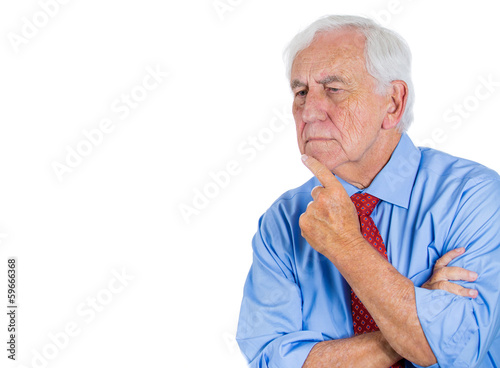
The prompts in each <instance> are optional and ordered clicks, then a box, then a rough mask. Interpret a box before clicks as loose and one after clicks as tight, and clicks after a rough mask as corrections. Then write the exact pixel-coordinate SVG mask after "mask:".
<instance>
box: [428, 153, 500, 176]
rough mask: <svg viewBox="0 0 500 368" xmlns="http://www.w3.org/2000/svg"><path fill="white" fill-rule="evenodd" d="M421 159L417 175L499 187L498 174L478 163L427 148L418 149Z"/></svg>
mask: <svg viewBox="0 0 500 368" xmlns="http://www.w3.org/2000/svg"><path fill="white" fill-rule="evenodd" d="M419 149H420V151H421V154H422V157H421V161H420V167H419V175H424V176H426V177H441V178H443V179H444V178H446V181H447V182H450V181H455V182H461V183H466V182H467V183H470V184H479V183H481V182H491V183H492V184H494V185H500V176H499V175H498V173H497V172H496V171H494V170H492V169H490V168H488V167H486V166H484V165H482V164H480V163H478V162H475V161H472V160H468V159H465V158H461V157H457V156H453V155H451V154H448V153H445V152H442V151H439V150H436V149H432V148H427V147H419Z"/></svg>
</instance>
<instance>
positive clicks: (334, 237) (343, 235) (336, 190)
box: [299, 155, 364, 255]
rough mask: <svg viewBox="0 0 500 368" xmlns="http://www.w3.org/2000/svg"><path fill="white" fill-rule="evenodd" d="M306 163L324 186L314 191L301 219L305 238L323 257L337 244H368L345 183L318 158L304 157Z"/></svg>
mask: <svg viewBox="0 0 500 368" xmlns="http://www.w3.org/2000/svg"><path fill="white" fill-rule="evenodd" d="M302 161H303V162H304V164H305V165H306V166H307V168H308V169H309V170H311V172H312V173H313V174H314V175H315V176H316V178H318V180H319V182H320V183H321V184H322V185H323V186H317V187H315V188H314V189H313V190H312V191H311V196H312V198H313V201H312V202H311V203H309V205H308V206H307V210H306V212H304V213H303V214H302V215H301V216H300V219H299V226H300V228H301V230H302V236H303V237H304V238H305V239H306V240H307V242H308V243H309V244H310V245H311V246H312V247H313V248H314V249H316V250H317V251H318V252H319V253H322V254H325V253H328V251H329V250H331V248H332V247H333V246H334V245H347V244H352V243H354V242H358V241H364V238H363V235H362V234H361V231H360V229H359V219H358V214H357V211H356V208H355V207H354V204H353V203H352V201H351V199H350V198H349V195H348V194H347V192H346V191H345V189H344V187H343V186H342V184H340V182H339V181H338V180H337V178H336V177H335V176H334V175H333V174H332V173H331V172H330V170H328V169H327V168H326V166H324V165H323V164H322V163H321V162H319V161H318V160H316V159H315V158H313V157H310V156H306V155H303V156H302ZM325 255H326V254H325Z"/></svg>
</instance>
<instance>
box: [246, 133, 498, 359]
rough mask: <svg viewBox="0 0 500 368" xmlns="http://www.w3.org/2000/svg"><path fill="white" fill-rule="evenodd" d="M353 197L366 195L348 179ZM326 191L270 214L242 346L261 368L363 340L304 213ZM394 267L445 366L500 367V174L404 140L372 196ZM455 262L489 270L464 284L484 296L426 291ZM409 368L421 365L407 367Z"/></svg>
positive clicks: (303, 193) (340, 281)
mask: <svg viewBox="0 0 500 368" xmlns="http://www.w3.org/2000/svg"><path fill="white" fill-rule="evenodd" d="M339 180H340V182H341V183H342V185H343V186H344V188H345V190H346V191H347V193H348V194H349V196H351V195H352V194H354V193H357V192H360V190H359V189H358V188H356V187H354V186H352V185H350V184H349V183H347V182H345V181H343V180H342V179H340V178H339ZM317 185H320V184H319V182H318V180H317V179H316V178H314V177H313V178H312V179H311V180H309V181H308V182H306V183H305V184H304V185H302V186H301V187H299V188H297V189H294V190H291V191H288V192H286V193H285V194H283V195H282V196H281V197H280V198H279V199H278V200H277V201H276V202H275V203H274V204H273V205H272V206H271V207H270V208H269V209H268V210H267V211H266V212H265V214H264V215H263V216H262V217H261V219H260V221H259V227H258V231H257V233H256V234H255V237H254V239H253V243H252V245H253V254H254V255H253V264H252V267H251V269H250V272H249V274H248V278H247V281H246V283H245V288H244V296H243V302H242V306H241V311H240V320H239V324H238V332H237V341H238V343H239V345H240V348H241V350H242V352H243V353H244V355H245V356H246V358H247V360H248V361H249V363H250V366H251V367H273V368H295V367H301V366H302V364H303V363H304V361H305V359H306V358H307V355H308V354H309V352H310V350H311V349H312V347H313V346H314V345H315V344H316V343H318V342H321V341H326V340H332V339H342V338H347V337H350V336H353V328H352V315H351V299H350V290H351V289H350V287H349V285H348V284H347V283H346V281H345V279H344V278H343V277H342V275H341V274H340V273H339V271H338V270H337V269H336V268H335V266H334V265H333V264H332V263H331V262H330V261H329V260H328V259H327V258H326V257H324V256H323V255H322V254H320V253H318V252H316V251H315V250H314V249H313V248H312V247H311V246H310V245H309V244H308V243H307V242H306V240H305V239H304V238H303V237H302V236H301V231H300V227H299V217H300V215H301V214H302V213H304V212H305V210H306V207H307V204H308V203H309V202H310V201H311V200H312V198H311V190H312V189H313V188H314V187H315V186H317ZM362 192H367V193H369V194H372V195H374V196H376V197H378V198H380V202H379V204H378V206H377V207H376V208H375V210H374V211H373V213H372V218H373V220H374V221H375V224H376V225H377V227H378V229H379V231H380V233H381V235H382V238H383V239H384V241H385V244H386V247H387V255H388V259H389V262H390V263H391V264H392V265H393V266H394V267H396V268H397V270H398V271H399V272H400V273H401V274H402V275H404V276H405V277H408V278H409V279H410V280H411V281H412V282H413V283H414V285H415V296H416V304H417V313H418V317H419V319H420V323H421V325H422V328H423V331H424V333H425V336H426V338H427V340H428V342H429V345H430V347H431V348H432V351H433V352H434V354H435V356H436V358H437V361H438V363H437V364H435V365H433V366H432V367H454V368H457V367H497V366H500V333H499V326H500V177H499V176H498V174H497V173H495V172H494V171H492V170H490V169H488V168H486V167H484V166H481V165H479V164H477V163H475V162H471V161H468V160H464V159H460V158H456V157H453V156H450V155H448V154H445V153H443V152H440V151H436V150H433V149H429V148H416V147H415V146H414V145H413V143H412V142H411V140H410V138H409V137H408V136H407V135H406V134H403V135H402V137H401V140H400V142H399V144H398V146H397V147H396V149H395V150H394V152H393V154H392V157H391V159H390V161H389V162H388V163H387V165H386V166H385V167H384V168H383V169H382V170H381V171H380V173H379V174H378V175H377V176H376V178H375V179H374V180H373V182H372V184H371V185H370V186H369V187H368V188H366V189H365V190H363V191H362ZM459 247H465V248H466V251H465V254H463V255H462V256H460V257H458V258H456V259H455V260H454V261H453V262H452V263H450V266H458V267H464V268H466V269H468V270H471V271H475V272H477V273H478V274H479V277H478V279H477V280H476V281H475V282H472V283H468V282H463V281H458V282H457V283H458V284H461V285H463V286H466V287H468V288H475V289H477V290H478V291H479V296H478V297H477V298H476V299H471V298H466V297H461V296H457V295H454V294H451V293H448V292H446V291H442V290H427V289H423V288H421V287H420V286H421V285H422V284H423V283H424V282H425V281H427V280H428V279H429V277H430V276H431V275H432V269H433V266H434V264H435V262H436V261H437V260H438V258H440V257H441V256H442V255H444V254H445V253H446V252H448V251H450V250H452V249H454V248H459ZM406 367H417V366H416V365H414V364H412V363H411V362H406Z"/></svg>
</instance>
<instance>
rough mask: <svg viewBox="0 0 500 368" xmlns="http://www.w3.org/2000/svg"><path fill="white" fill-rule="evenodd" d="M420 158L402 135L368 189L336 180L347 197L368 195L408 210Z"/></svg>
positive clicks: (409, 141) (411, 144)
mask: <svg viewBox="0 0 500 368" xmlns="http://www.w3.org/2000/svg"><path fill="white" fill-rule="evenodd" d="M420 157H421V153H420V150H419V149H418V148H417V147H415V145H414V144H413V142H412V141H411V139H410V137H408V135H407V134H406V133H403V134H402V135H401V139H400V140H399V143H398V145H397V146H396V148H395V149H394V152H393V153H392V155H391V158H390V159H389V162H388V163H387V164H386V165H385V166H384V168H383V169H382V170H380V172H379V173H378V174H377V176H376V177H375V179H373V181H372V183H371V184H370V186H369V187H368V188H366V189H364V190H359V188H357V187H355V186H354V185H352V184H349V183H348V182H346V181H345V180H343V179H342V178H340V177H338V176H337V179H338V180H339V181H340V183H341V184H342V185H343V186H344V189H345V190H346V192H347V194H349V197H350V196H352V195H353V194H355V193H368V194H371V195H373V196H375V197H377V198H379V199H380V200H382V201H385V202H389V203H392V204H395V205H396V206H399V207H404V208H406V209H408V204H409V202H410V195H411V191H412V189H413V183H414V181H415V176H416V175H417V171H418V167H419V165H420Z"/></svg>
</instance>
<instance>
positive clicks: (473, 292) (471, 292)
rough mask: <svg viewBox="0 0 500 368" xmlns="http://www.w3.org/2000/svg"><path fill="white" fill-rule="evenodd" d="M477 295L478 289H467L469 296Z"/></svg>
mask: <svg viewBox="0 0 500 368" xmlns="http://www.w3.org/2000/svg"><path fill="white" fill-rule="evenodd" d="M477 295H478V291H477V290H473V289H471V290H469V296H470V297H471V298H475V297H476V296H477Z"/></svg>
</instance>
